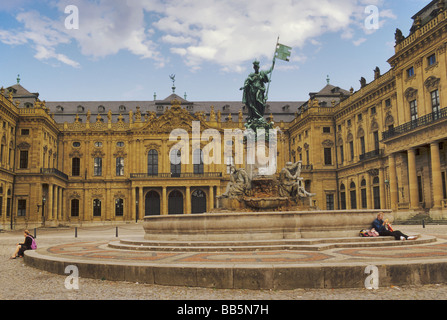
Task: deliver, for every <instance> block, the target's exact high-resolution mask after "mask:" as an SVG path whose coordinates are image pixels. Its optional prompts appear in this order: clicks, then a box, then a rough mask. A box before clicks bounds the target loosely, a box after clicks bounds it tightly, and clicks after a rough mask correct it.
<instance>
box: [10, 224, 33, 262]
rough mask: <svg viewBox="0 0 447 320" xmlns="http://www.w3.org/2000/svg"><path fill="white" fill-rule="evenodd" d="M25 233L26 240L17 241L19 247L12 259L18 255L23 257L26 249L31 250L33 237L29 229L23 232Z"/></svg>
mask: <svg viewBox="0 0 447 320" xmlns="http://www.w3.org/2000/svg"><path fill="white" fill-rule="evenodd" d="M23 235H24V236H25V241H24V242H23V243H17V248H16V251H15V252H14V254H13V255H12V256H11V258H10V259H15V258H17V257H19V258H23V253H24V252H25V251H26V250H31V245H32V243H33V237H32V236H31V234H30V233H29V231H28V230H25V231H24V232H23Z"/></svg>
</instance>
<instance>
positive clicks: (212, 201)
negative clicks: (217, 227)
mask: <svg viewBox="0 0 447 320" xmlns="http://www.w3.org/2000/svg"><path fill="white" fill-rule="evenodd" d="M208 203H209V209H208V212H211V210H213V209H214V187H213V186H210V201H208Z"/></svg>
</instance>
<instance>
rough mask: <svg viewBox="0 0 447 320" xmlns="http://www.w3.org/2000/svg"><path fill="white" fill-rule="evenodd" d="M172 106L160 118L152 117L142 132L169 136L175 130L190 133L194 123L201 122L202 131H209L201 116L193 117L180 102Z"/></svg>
mask: <svg viewBox="0 0 447 320" xmlns="http://www.w3.org/2000/svg"><path fill="white" fill-rule="evenodd" d="M171 104H172V106H171V107H170V108H168V109H167V110H166V111H165V113H163V114H162V115H161V116H160V117H158V118H157V117H155V116H150V117H149V119H148V120H147V122H146V123H145V124H144V126H143V127H142V128H141V130H142V131H146V132H150V133H159V134H169V133H171V132H172V131H173V130H175V129H183V130H186V131H188V132H191V130H192V124H193V122H194V121H200V128H201V129H208V128H209V126H208V124H207V123H206V122H205V119H204V118H202V116H201V115H200V114H197V115H192V114H191V113H190V112H188V111H187V110H186V109H184V108H182V107H181V102H180V101H179V100H174V101H172V102H171Z"/></svg>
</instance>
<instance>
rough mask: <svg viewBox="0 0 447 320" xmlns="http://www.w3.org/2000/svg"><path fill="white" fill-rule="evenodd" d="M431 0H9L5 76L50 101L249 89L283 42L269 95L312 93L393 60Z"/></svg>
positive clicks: (3, 9)
mask: <svg viewBox="0 0 447 320" xmlns="http://www.w3.org/2000/svg"><path fill="white" fill-rule="evenodd" d="M430 2H431V1H428V0H318V1H309V0H275V1H271V0H270V1H267V0H59V1H58V0H15V1H10V0H0V87H1V86H3V87H9V86H11V85H14V84H16V83H17V77H18V75H20V84H21V85H22V86H23V87H25V88H26V89H28V90H29V91H31V92H39V94H40V99H41V100H46V101H150V100H154V98H155V99H160V100H161V99H164V98H166V97H168V96H169V95H170V94H171V93H172V88H171V87H172V84H173V83H172V80H171V78H170V76H171V75H175V87H176V89H175V93H176V94H178V95H179V96H181V97H184V96H185V94H186V98H187V100H189V101H239V100H242V92H241V91H240V88H241V87H242V85H243V83H244V80H245V79H246V77H247V76H248V74H249V73H251V72H252V71H253V69H252V62H253V61H254V60H259V61H260V62H261V69H263V70H267V69H269V68H270V67H271V65H272V60H273V56H274V52H275V48H276V44H277V41H278V38H279V43H281V44H284V45H286V46H289V47H292V51H291V57H290V61H283V60H277V61H276V64H275V69H274V71H273V73H272V82H271V85H270V91H269V100H270V101H306V100H308V99H309V93H310V92H316V91H319V90H320V89H322V88H323V87H324V86H325V85H326V84H327V81H328V80H327V79H328V77H329V82H330V84H332V85H336V86H339V87H341V88H343V89H345V90H349V89H350V88H351V87H352V88H354V90H358V89H359V88H360V82H359V80H360V78H361V77H364V78H365V79H366V80H367V82H370V81H372V80H373V79H374V71H373V70H374V69H375V68H376V66H378V67H379V68H380V69H381V72H382V74H383V73H385V72H387V71H389V69H390V66H389V64H388V63H387V60H388V59H389V58H391V57H392V56H393V54H394V44H395V41H394V33H395V30H396V28H399V29H401V30H402V32H403V34H404V36H407V35H408V34H409V30H410V27H411V25H412V22H413V21H412V19H411V17H412V16H413V15H414V14H415V13H417V12H418V11H419V10H421V9H422V8H423V7H424V6H426V5H427V4H428V3H430Z"/></svg>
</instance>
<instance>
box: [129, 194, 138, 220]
mask: <svg viewBox="0 0 447 320" xmlns="http://www.w3.org/2000/svg"><path fill="white" fill-rule="evenodd" d="M136 203H137V188H136V187H132V199H131V201H130V207H131V210H130V211H131V219H132V221H133V220H135V219H136V214H137V212H136V210H137V209H136Z"/></svg>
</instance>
